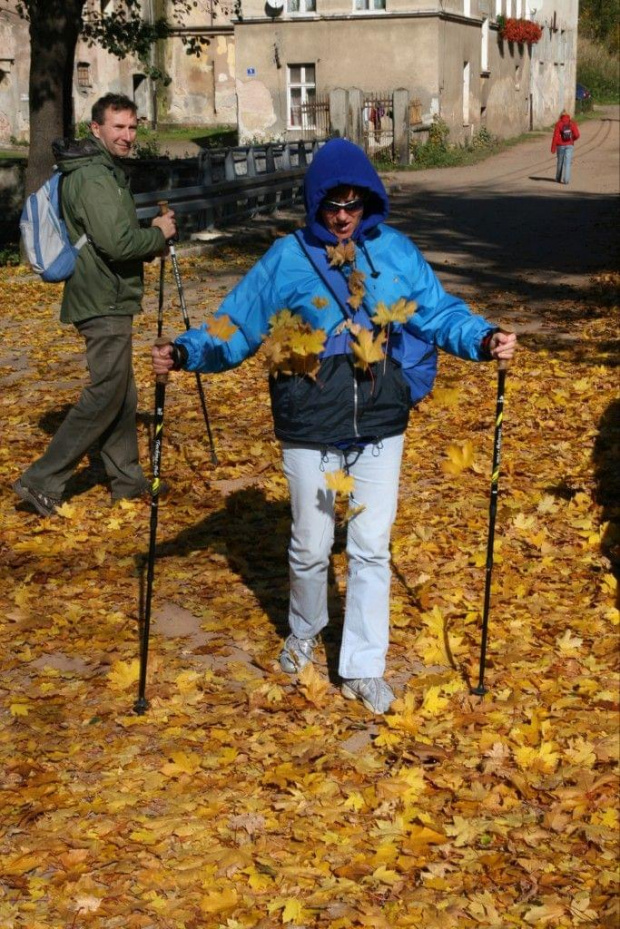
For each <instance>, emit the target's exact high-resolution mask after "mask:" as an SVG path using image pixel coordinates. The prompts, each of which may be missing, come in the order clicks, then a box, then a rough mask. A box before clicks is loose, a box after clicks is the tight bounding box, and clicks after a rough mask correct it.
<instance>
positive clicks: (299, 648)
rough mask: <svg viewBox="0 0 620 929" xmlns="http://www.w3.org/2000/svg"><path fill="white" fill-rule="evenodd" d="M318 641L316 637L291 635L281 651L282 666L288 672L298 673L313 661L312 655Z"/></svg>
mask: <svg viewBox="0 0 620 929" xmlns="http://www.w3.org/2000/svg"><path fill="white" fill-rule="evenodd" d="M317 644H318V642H317V639H316V638H312V639H299V638H297V636H296V635H289V637H288V639H287V640H286V642H285V643H284V648H283V649H282V651H281V652H280V658H279V661H280V667H281V668H282V670H283V671H286V673H287V674H296V673H297V672H298V671H301V670H302V668H305V667H306V665H307V664H310V662H311V661H312V655H313V653H314V649H315V648H316V646H317Z"/></svg>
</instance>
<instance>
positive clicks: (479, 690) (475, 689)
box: [471, 684, 489, 697]
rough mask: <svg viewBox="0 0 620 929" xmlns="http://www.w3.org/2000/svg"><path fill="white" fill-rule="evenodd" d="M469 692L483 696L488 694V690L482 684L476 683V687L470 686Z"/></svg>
mask: <svg viewBox="0 0 620 929" xmlns="http://www.w3.org/2000/svg"><path fill="white" fill-rule="evenodd" d="M471 692H472V693H473V694H475V696H476V697H484V695H485V694H488V692H489V691H488V690H487V689H486V687H485V686H484V684H478V686H477V687H472V689H471Z"/></svg>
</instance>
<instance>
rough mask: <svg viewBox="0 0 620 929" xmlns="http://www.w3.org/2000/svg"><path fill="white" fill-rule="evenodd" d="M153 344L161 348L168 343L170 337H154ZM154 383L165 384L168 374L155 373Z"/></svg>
mask: <svg viewBox="0 0 620 929" xmlns="http://www.w3.org/2000/svg"><path fill="white" fill-rule="evenodd" d="M155 345H156V346H157V347H158V348H162V347H163V346H164V345H170V339H168V338H166V336H160V337H159V338H158V339H155ZM155 383H156V384H167V383H168V375H167V374H156V375H155Z"/></svg>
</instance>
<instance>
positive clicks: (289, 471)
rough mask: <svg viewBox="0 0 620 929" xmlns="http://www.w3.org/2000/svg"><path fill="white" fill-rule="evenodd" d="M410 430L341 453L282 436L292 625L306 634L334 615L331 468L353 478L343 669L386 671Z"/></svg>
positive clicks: (367, 673)
mask: <svg viewBox="0 0 620 929" xmlns="http://www.w3.org/2000/svg"><path fill="white" fill-rule="evenodd" d="M403 444H404V436H403V435H399V436H394V437H392V438H390V439H383V440H382V441H381V442H380V443H378V444H376V445H367V446H366V447H365V448H363V449H361V450H360V449H356V450H353V451H347V452H343V451H340V450H338V449H336V448H331V447H330V448H327V449H326V448H325V446H320V445H308V446H306V445H295V444H291V443H287V442H283V443H282V454H283V462H284V473H285V475H286V477H287V480H288V484H289V490H290V497H291V508H292V514H293V522H292V528H291V541H290V545H289V571H290V586H291V590H290V603H289V625H290V628H291V632H292V633H293V634H294V635H296V636H299V638H302V639H307V638H311V637H312V636H315V635H318V633H319V632H320V631H321V629H323V628H324V627H325V626H326V625H327V623H328V621H329V617H328V614H327V579H328V569H329V559H330V554H331V550H332V546H333V542H334V528H335V518H334V503H335V495H334V492H333V491H331V490H329V489H328V487H327V484H326V483H325V475H326V473H327V472H329V471H337V470H339V469H343V470H345V471H347V473H348V474H350V475H351V477H353V478H354V481H355V486H354V488H353V492H352V494H351V495H350V499H349V503H350V506H351V509H357V508H358V507H362V509H361V510H360V511H359V512H358V513H357V515H355V516H353V517H352V518H351V519H350V520H349V522H348V525H347V546H346V550H347V557H348V577H347V593H346V605H345V615H344V629H343V634H342V645H341V649H340V662H339V667H338V670H339V673H340V676H341V677H343V678H356V677H382V676H383V672H384V670H385V658H386V654H387V650H388V644H389V626H390V574H391V572H390V533H391V528H392V523H393V522H394V518H395V516H396V505H397V501H398V482H399V476H400V464H401V458H402V452H403Z"/></svg>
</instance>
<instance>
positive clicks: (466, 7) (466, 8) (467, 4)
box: [463, 0, 471, 16]
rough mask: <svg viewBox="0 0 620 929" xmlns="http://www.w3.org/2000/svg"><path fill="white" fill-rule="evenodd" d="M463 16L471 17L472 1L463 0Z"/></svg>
mask: <svg viewBox="0 0 620 929" xmlns="http://www.w3.org/2000/svg"><path fill="white" fill-rule="evenodd" d="M463 16H471V0H463Z"/></svg>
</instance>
